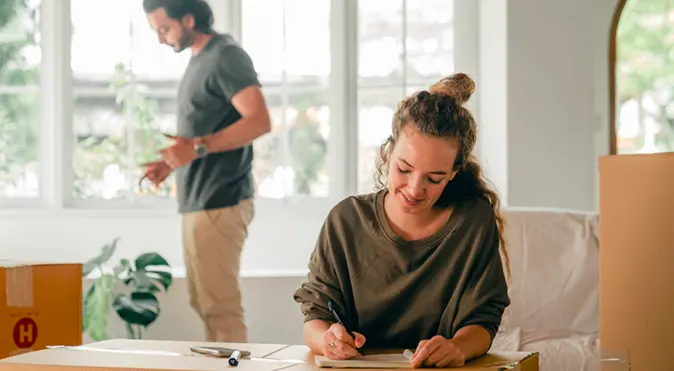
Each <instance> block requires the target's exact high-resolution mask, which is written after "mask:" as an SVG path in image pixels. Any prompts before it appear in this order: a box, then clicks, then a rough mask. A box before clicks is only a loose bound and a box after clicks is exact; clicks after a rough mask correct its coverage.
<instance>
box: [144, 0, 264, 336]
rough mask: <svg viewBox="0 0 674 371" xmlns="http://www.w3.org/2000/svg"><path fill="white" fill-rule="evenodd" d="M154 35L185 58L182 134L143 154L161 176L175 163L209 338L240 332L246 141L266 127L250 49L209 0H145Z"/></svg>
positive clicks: (191, 276)
mask: <svg viewBox="0 0 674 371" xmlns="http://www.w3.org/2000/svg"><path fill="white" fill-rule="evenodd" d="M143 7H144V10H145V13H146V14H147V18H148V21H149V23H150V25H151V27H152V28H153V29H154V30H155V31H156V32H157V35H158V37H159V42H160V43H162V44H165V45H168V46H170V47H172V48H173V50H175V52H176V53H179V52H181V51H183V50H184V49H187V48H190V49H191V52H192V56H191V59H190V61H189V64H188V66H187V68H186V70H185V73H184V75H183V79H182V81H181V83H180V87H179V90H178V135H177V136H173V135H167V136H168V137H169V138H171V139H172V140H173V144H172V145H171V146H170V147H168V148H164V149H162V150H161V151H160V152H161V155H162V161H157V162H154V163H150V164H145V166H146V172H145V177H147V178H148V179H149V180H150V181H152V183H153V184H155V185H159V184H160V183H161V182H162V181H164V180H165V179H166V177H168V175H169V174H170V173H171V172H172V171H173V170H175V171H176V182H177V184H176V186H177V195H178V196H177V198H178V211H179V213H181V215H182V234H183V247H184V248H183V252H184V258H185V266H186V271H187V280H188V285H189V286H188V288H189V294H190V304H191V306H192V307H193V308H194V309H195V310H196V311H197V313H199V315H200V316H201V318H202V319H203V321H204V323H205V326H206V334H207V339H208V341H222V342H246V341H247V334H246V332H247V330H246V325H245V322H244V312H243V307H242V303H241V291H240V287H239V266H240V257H241V251H242V248H243V244H244V240H245V239H246V237H247V235H248V225H249V224H250V222H251V220H252V218H253V214H254V205H253V194H254V181H253V176H252V173H251V168H252V160H253V148H252V141H253V140H255V139H256V138H258V137H260V136H262V135H264V134H265V133H267V132H269V131H270V127H271V124H270V118H269V112H268V110H267V106H266V103H265V100H264V97H263V95H262V92H261V90H260V83H259V81H258V79H257V73H256V72H255V70H254V68H253V63H252V61H251V59H250V57H249V56H248V54H247V53H246V52H245V51H244V50H243V49H242V48H241V47H240V46H239V45H238V44H237V43H236V42H235V41H234V40H233V39H232V38H231V37H230V36H229V35H225V34H219V33H217V32H215V31H214V30H213V29H212V24H213V13H212V11H211V8H210V7H209V5H208V4H207V3H206V2H205V0H143Z"/></svg>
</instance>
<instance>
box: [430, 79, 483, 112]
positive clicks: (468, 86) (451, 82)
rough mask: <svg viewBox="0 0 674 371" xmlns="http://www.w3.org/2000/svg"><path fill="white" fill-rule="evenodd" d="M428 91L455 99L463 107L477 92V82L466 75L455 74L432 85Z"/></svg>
mask: <svg viewBox="0 0 674 371" xmlns="http://www.w3.org/2000/svg"><path fill="white" fill-rule="evenodd" d="M428 91H429V92H430V93H432V94H440V95H444V96H447V97H451V98H454V99H455V100H456V101H457V103H458V104H460V105H463V104H465V103H466V102H468V100H469V99H470V97H471V96H472V95H473V93H474V92H475V81H473V79H471V78H470V76H468V75H466V74H465V73H455V74H453V75H451V76H448V77H445V78H443V79H441V80H440V81H438V82H436V83H435V84H433V85H431V87H430V88H429V89H428Z"/></svg>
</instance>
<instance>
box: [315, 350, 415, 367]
mask: <svg viewBox="0 0 674 371" xmlns="http://www.w3.org/2000/svg"><path fill="white" fill-rule="evenodd" d="M413 355H414V352H412V351H411V350H409V349H406V350H405V351H404V352H403V353H394V354H368V355H365V356H362V357H358V358H353V359H345V360H334V359H330V358H328V357H325V356H315V357H314V361H315V362H316V366H318V367H332V368H412V356H413Z"/></svg>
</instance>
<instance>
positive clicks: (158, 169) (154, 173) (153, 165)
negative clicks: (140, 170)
mask: <svg viewBox="0 0 674 371" xmlns="http://www.w3.org/2000/svg"><path fill="white" fill-rule="evenodd" d="M140 166H142V167H144V168H145V174H144V175H143V177H142V178H140V181H138V184H139V185H140V183H142V182H143V179H145V178H147V179H149V180H150V181H151V182H152V184H153V185H154V186H155V187H159V185H160V184H161V183H162V182H163V181H164V180H166V178H168V176H169V175H170V174H171V171H173V169H171V167H169V166H168V164H167V163H166V162H164V161H155V162H148V163H145V164H141V165H140Z"/></svg>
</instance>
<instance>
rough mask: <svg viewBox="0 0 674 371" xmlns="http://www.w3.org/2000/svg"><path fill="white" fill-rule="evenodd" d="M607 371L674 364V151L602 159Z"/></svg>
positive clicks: (602, 314) (602, 318) (602, 326)
mask: <svg viewBox="0 0 674 371" xmlns="http://www.w3.org/2000/svg"><path fill="white" fill-rule="evenodd" d="M599 189H600V194H599V201H600V206H599V228H600V237H599V258H600V273H599V337H600V347H601V358H602V362H601V365H602V367H601V369H602V370H606V371H608V370H618V371H620V370H632V371H642V370H644V371H650V370H671V369H672V367H673V366H672V365H673V364H674V352H672V349H671V347H672V343H674V301H673V300H672V298H673V297H674V285H673V284H672V283H673V282H674V153H661V154H643V155H642V154H640V155H617V156H606V157H602V158H600V160H599Z"/></svg>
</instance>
